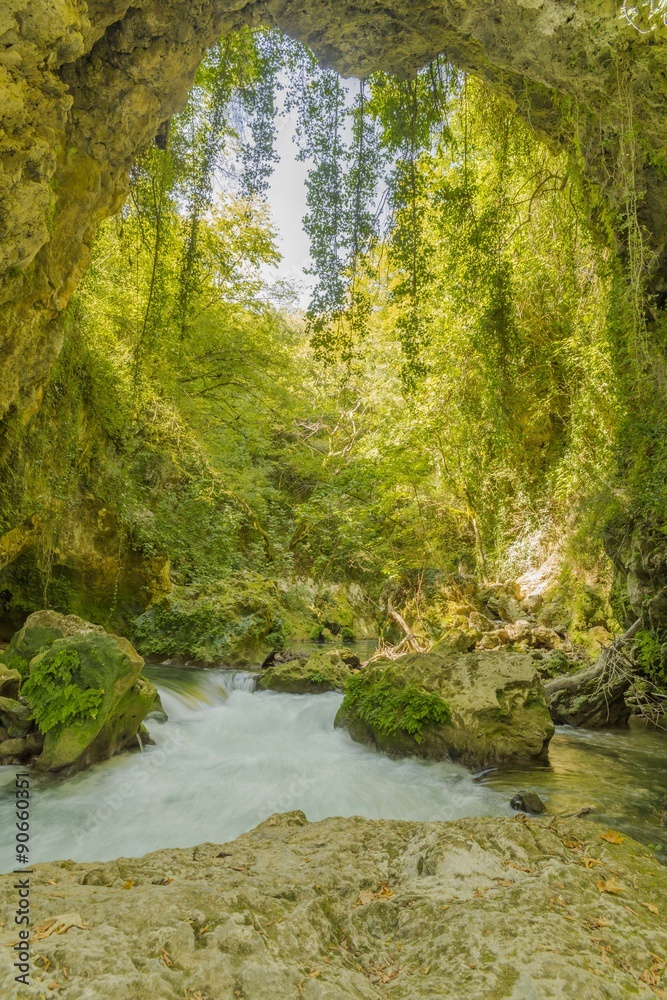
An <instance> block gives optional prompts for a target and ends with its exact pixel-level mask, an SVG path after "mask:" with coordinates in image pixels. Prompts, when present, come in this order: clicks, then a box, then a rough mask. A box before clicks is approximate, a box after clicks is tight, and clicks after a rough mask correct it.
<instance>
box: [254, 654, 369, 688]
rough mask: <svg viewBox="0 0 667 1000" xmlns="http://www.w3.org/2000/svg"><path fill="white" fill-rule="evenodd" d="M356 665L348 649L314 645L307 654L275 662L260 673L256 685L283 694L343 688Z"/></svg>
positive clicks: (355, 659) (355, 657)
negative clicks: (309, 653) (282, 661)
mask: <svg viewBox="0 0 667 1000" xmlns="http://www.w3.org/2000/svg"><path fill="white" fill-rule="evenodd" d="M358 669H359V659H358V657H357V656H355V655H354V653H351V652H350V650H348V649H318V650H317V652H315V653H313V654H312V655H311V656H307V657H306V656H303V657H300V658H299V659H294V660H289V661H287V662H286V663H277V664H276V665H275V666H271V667H268V668H267V669H266V670H265V671H264V672H263V673H262V675H261V676H260V678H259V681H258V687H260V688H264V689H265V690H267V691H284V692H286V693H287V694H319V693H321V692H322V691H344V690H345V686H346V684H347V682H348V680H349V679H350V677H352V676H353V673H354V671H355V670H358Z"/></svg>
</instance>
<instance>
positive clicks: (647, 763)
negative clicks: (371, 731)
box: [0, 667, 667, 871]
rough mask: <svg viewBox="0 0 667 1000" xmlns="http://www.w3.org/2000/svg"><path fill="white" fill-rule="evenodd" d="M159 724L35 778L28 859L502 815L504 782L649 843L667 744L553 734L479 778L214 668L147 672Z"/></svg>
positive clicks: (4, 864)
mask: <svg viewBox="0 0 667 1000" xmlns="http://www.w3.org/2000/svg"><path fill="white" fill-rule="evenodd" d="M148 672H149V673H150V675H151V677H152V679H153V680H154V681H155V682H156V683H157V684H158V686H159V688H160V691H161V695H162V700H163V703H164V707H165V709H166V711H167V713H168V715H169V721H168V722H166V723H160V722H157V721H151V722H150V723H149V729H150V731H151V734H152V736H153V738H154V739H155V740H156V745H155V746H149V747H147V748H146V749H145V750H144V752H143V753H134V754H122V755H120V756H118V757H116V758H114V759H113V760H110V761H106V762H105V763H103V764H98V765H96V766H95V767H92V768H90V769H89V770H87V771H85V772H83V773H82V774H79V775H76V776H74V777H71V778H62V779H59V778H57V777H37V776H36V775H33V778H32V808H31V852H30V860H31V861H32V862H38V861H46V860H54V859H59V858H72V859H74V860H78V861H93V860H100V861H103V860H108V859H110V858H117V857H121V856H133V855H141V854H145V853H146V852H148V851H152V850H157V849H158V848H161V847H187V846H191V845H194V844H198V843H202V842H203V841H213V842H215V843H224V842H225V841H228V840H231V839H233V838H234V837H236V836H238V835H239V834H240V833H243V832H244V831H246V830H249V829H251V828H252V827H253V826H255V825H256V824H257V823H260V822H261V821H262V820H264V819H266V817H267V816H269V815H270V814H271V813H274V812H286V811H288V810H291V809H302V810H303V811H304V812H305V814H306V816H307V817H308V818H309V819H311V820H317V819H323V818H324V817H326V816H352V815H362V816H366V817H368V818H371V819H379V818H388V819H412V820H437V819H455V818H457V817H461V816H475V815H487V816H488V815H502V814H508V813H510V812H511V810H510V809H509V806H508V801H509V798H510V796H511V794H512V792H513V791H516V790H517V789H518V788H521V787H529V788H535V789H536V790H538V791H540V792H541V793H542V794H543V795H544V796H545V797H546V798H547V800H548V801H549V806H550V808H552V809H555V810H556V811H559V810H561V809H565V808H567V809H568V810H569V809H576V808H579V807H581V806H583V805H588V804H590V803H591V802H593V804H596V805H597V806H598V807H599V808H598V809H597V814H596V817H595V818H598V819H600V820H601V821H603V822H607V821H608V820H607V819H605V818H603V817H604V816H605V815H606V814H609V819H613V820H614V822H615V823H617V824H618V826H620V828H621V829H624V828H626V829H628V832H630V833H634V834H635V835H639V836H642V834H643V836H642V839H644V840H645V841H659V840H660V828H659V823H658V811H657V806H658V803H659V800H660V797H661V795H662V791H661V789H662V790H664V774H665V771H664V768H665V763H666V761H667V744H666V743H665V741H664V739H663V738H662V737H660V736H658V735H656V734H647V733H639V732H632V731H626V732H625V733H623V732H617V733H606V734H605V733H595V734H593V733H585V732H580V731H572V730H570V731H569V732H560V733H559V734H557V736H556V737H555V738H554V740H553V742H552V746H551V765H550V766H549V767H545V768H531V769H528V770H523V769H512V770H507V771H504V772H503V771H499V772H493V773H490V774H488V775H485V776H484V778H483V780H479V779H475V778H474V777H473V776H472V775H471V774H470V773H469V772H468V771H466V770H465V769H464V768H462V767H459V766H457V765H454V764H447V763H436V762H427V761H419V760H414V759H405V760H392V759H390V758H389V757H386V756H384V755H382V754H379V753H377V752H375V751H374V750H372V749H370V748H369V747H365V746H361V745H359V744H358V743H354V742H353V741H352V740H351V739H350V737H349V736H348V734H347V733H346V732H345V731H343V730H335V729H334V728H333V719H334V716H335V714H336V710H337V708H338V706H339V704H340V701H341V696H340V695H338V694H333V693H330V694H322V695H301V696H294V695H284V694H276V693H274V692H254V693H253V688H254V682H253V679H252V677H251V676H250V675H249V674H246V673H233V672H231V671H224V670H208V671H198V670H187V669H176V668H167V667H162V668H149V670H148ZM14 771H15V768H13V767H6V768H2V769H0V782H1V784H0V802H2V825H3V834H4V836H3V838H2V845H1V846H0V870H2V871H7V870H9V869H11V868H12V867H14V864H15V861H14V856H13V852H12V846H11V845H12V842H13V837H12V836H11V835H7V832H8V828H11V832H12V833H13V820H14V817H13V810H12V807H11V803H12V802H13V781H14Z"/></svg>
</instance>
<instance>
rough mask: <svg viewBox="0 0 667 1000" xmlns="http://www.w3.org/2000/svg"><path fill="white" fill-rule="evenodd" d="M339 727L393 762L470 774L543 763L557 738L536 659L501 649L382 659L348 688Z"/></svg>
mask: <svg viewBox="0 0 667 1000" xmlns="http://www.w3.org/2000/svg"><path fill="white" fill-rule="evenodd" d="M335 725H336V726H344V727H345V728H347V729H348V730H349V732H350V735H351V736H352V738H353V739H356V740H358V741H359V742H369V743H373V744H375V746H377V748H378V749H380V750H383V751H385V752H387V753H391V754H393V755H396V756H402V755H406V754H411V755H414V756H419V757H430V758H434V759H436V760H443V759H448V760H456V761H460V762H461V763H464V764H466V765H468V766H469V767H471V768H473V769H478V768H483V767H488V766H491V765H494V764H500V763H502V762H505V761H512V760H533V759H544V758H545V757H546V756H547V754H548V746H549V740H550V739H551V737H552V735H553V732H554V726H553V723H552V721H551V718H550V716H549V710H548V708H547V704H546V699H545V695H544V688H543V685H542V681H541V679H540V676H539V674H538V673H537V671H536V669H535V666H534V664H533V661H532V659H531V657H530V656H527V655H525V654H521V653H515V652H506V651H504V650H499V651H492V652H487V653H481V652H478V653H464V654H457V653H453V652H452V653H450V654H448V655H439V654H435V653H425V654H424V653H414V654H411V655H409V656H404V657H401V658H400V659H398V660H394V661H390V660H377V661H375V663H373V664H372V665H370V666H368V667H366V668H365V669H364V670H363V672H362V673H360V674H358V675H357V677H356V678H355V679H354V681H350V682H349V684H348V687H347V690H346V696H345V700H344V701H343V704H342V705H341V708H340V709H339V711H338V714H337V715H336V720H335Z"/></svg>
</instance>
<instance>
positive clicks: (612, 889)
mask: <svg viewBox="0 0 667 1000" xmlns="http://www.w3.org/2000/svg"><path fill="white" fill-rule="evenodd" d="M595 886H596V888H597V891H598V892H608V893H611V894H612V895H617V894H618V893H619V892H627V891H628V890H627V889H626V888H625V887H624V886H622V885H618V884H617V883H616V880H615V879H613V878H609V879H607V881H606V882H596V883H595Z"/></svg>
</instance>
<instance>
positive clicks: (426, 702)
mask: <svg viewBox="0 0 667 1000" xmlns="http://www.w3.org/2000/svg"><path fill="white" fill-rule="evenodd" d="M345 703H346V705H347V706H349V707H352V708H354V710H355V712H356V714H357V715H358V716H359V718H360V719H362V720H363V721H364V722H366V723H367V724H368V725H369V726H371V728H372V729H374V730H375V731H376V732H377V733H379V734H380V735H382V736H392V735H393V734H394V733H396V732H398V731H399V730H403V731H404V732H406V733H408V734H409V735H410V736H413V737H414V739H415V740H416V741H417V743H421V741H422V733H423V729H424V726H426V725H431V724H434V725H443V724H445V723H447V722H449V720H450V718H451V711H450V708H449V705H448V704H447V702H446V701H444V700H443V699H442V698H441V697H440V696H439V695H437V694H434V693H432V692H429V691H424V690H422V689H421V688H417V687H414V686H412V685H407V686H406V687H402V688H399V687H396V685H395V684H394V683H392V681H391V680H387V679H383V680H378V681H376V680H374V679H373V677H372V676H368V675H364V674H357V675H356V676H355V677H351V678H350V680H349V681H348V684H347V692H346V696H345Z"/></svg>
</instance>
